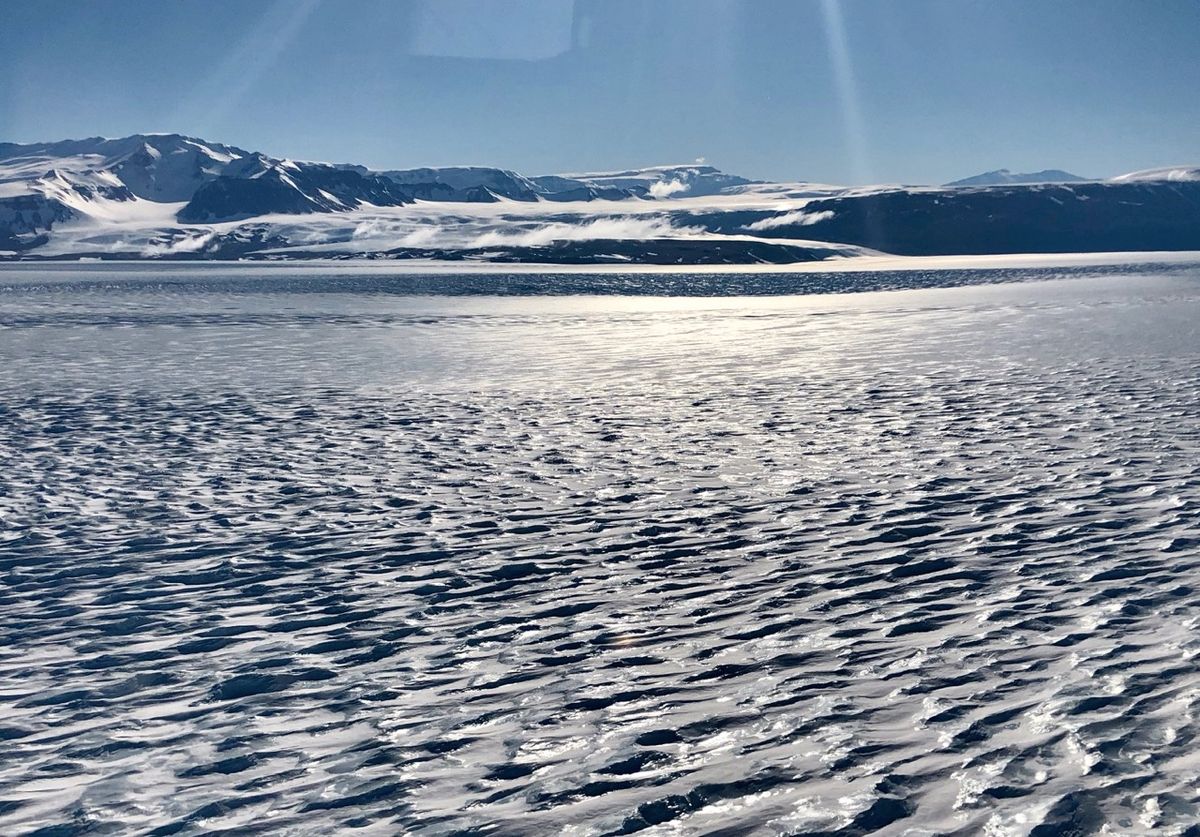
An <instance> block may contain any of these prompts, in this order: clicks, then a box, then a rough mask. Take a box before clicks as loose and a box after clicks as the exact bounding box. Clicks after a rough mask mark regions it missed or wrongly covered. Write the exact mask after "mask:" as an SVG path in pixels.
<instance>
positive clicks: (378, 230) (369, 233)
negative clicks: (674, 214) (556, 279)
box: [351, 216, 704, 249]
mask: <svg viewBox="0 0 1200 837" xmlns="http://www.w3.org/2000/svg"><path fill="white" fill-rule="evenodd" d="M702 232H704V230H703V228H701V227H676V226H674V225H672V224H671V222H670V220H668V219H666V218H657V217H645V216H625V217H623V216H616V217H607V218H594V219H592V220H590V221H583V222H580V223H568V222H561V221H555V222H550V223H537V224H534V225H526V226H520V227H518V228H516V229H513V228H512V226H511V225H505V226H504V227H502V228H498V229H497V228H491V229H488V228H486V227H484V228H482V229H481V228H480V226H476V225H473V224H455V225H452V224H441V223H425V224H419V225H417V226H414V225H413V224H412V223H411V222H400V223H397V222H394V221H388V220H378V221H377V220H374V219H372V220H369V221H365V222H363V223H361V224H359V225H358V226H356V227H355V229H354V232H353V233H352V234H351V239H352V240H353V241H355V242H358V243H362V244H364V245H365V244H366V243H367V242H368V241H369V242H371V245H372V246H373V247H378V248H380V249H385V248H392V247H420V248H439V247H446V248H464V249H475V248H482V247H541V246H545V245H547V244H551V243H553V242H555V241H592V240H595V239H603V238H614V239H626V240H644V239H648V238H671V237H679V236H687V235H696V234H699V233H702Z"/></svg>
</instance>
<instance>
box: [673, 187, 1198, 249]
mask: <svg viewBox="0 0 1200 837" xmlns="http://www.w3.org/2000/svg"><path fill="white" fill-rule="evenodd" d="M804 213H805V214H806V215H807V216H809V217H810V218H811V217H813V216H815V215H816V214H817V213H832V214H831V215H829V216H828V217H825V218H823V219H821V220H819V221H817V222H816V223H809V224H787V225H782V226H775V227H770V228H767V229H759V230H755V231H754V234H755V235H759V236H762V237H766V238H799V239H812V240H818V241H836V242H840V243H842V244H857V245H860V246H863V247H870V248H872V249H875V250H882V251H884V252H887V253H895V254H897V255H905V256H934V255H959V254H961V255H972V254H995V253H1072V252H1108V251H1122V250H1195V249H1200V182H1175V183H1173V182H1168V181H1153V182H1138V183H1111V182H1110V183H1091V182H1089V183H1080V184H1072V185H1070V186H1062V185H1056V186H1049V185H1039V186H999V187H996V186H993V187H989V188H975V189H963V188H959V189H946V190H915V191H909V190H893V191H885V192H879V193H874V194H867V195H847V196H841V197H835V198H826V199H822V200H815V201H811V202H810V203H808V204H807V205H806V206H805V207H804ZM775 216H776V213H769V212H733V213H722V214H700V215H682V216H680V218H681V221H680V223H696V222H697V221H698V222H700V223H702V224H704V225H705V226H707V227H708V228H710V229H712V230H714V231H716V232H724V233H736V232H745V231H746V227H747V226H749V225H750V224H752V223H754V222H757V221H762V220H765V219H769V218H772V217H775Z"/></svg>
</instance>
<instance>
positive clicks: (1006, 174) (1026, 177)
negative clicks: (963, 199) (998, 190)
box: [946, 169, 1087, 186]
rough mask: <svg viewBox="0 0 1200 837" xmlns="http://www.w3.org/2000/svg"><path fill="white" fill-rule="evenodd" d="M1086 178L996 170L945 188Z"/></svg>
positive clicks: (1066, 173) (1054, 171) (1049, 171)
mask: <svg viewBox="0 0 1200 837" xmlns="http://www.w3.org/2000/svg"><path fill="white" fill-rule="evenodd" d="M1085 180H1087V178H1086V177H1080V176H1079V175H1077V174H1071V173H1070V172H1069V171H1063V170H1062V169H1044V170H1043V171H1033V172H1013V171H1009V170H1008V169H996V170H995V171H986V172H984V173H983V174H977V175H974V176H973V177H964V178H963V179H962V180H955V181H952V182H950V183H947V184H946V185H947V186H1008V185H1012V184H1016V183H1082V182H1083V181H1085Z"/></svg>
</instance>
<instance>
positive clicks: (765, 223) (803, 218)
mask: <svg viewBox="0 0 1200 837" xmlns="http://www.w3.org/2000/svg"><path fill="white" fill-rule="evenodd" d="M833 216H834V212H833V210H831V209H827V210H825V211H824V212H805V211H804V210H803V209H798V210H796V211H795V212H785V213H784V214H782V215H775V216H772V217H771V218H763V219H762V220H761V221H755V222H754V223H753V224H750V225H748V226H747V227H746V229H748V230H773V229H775V228H776V227H791V226H797V227H810V226H812V225H813V224H819V223H821V222H822V221H828V220H829V219H830V218H832V217H833Z"/></svg>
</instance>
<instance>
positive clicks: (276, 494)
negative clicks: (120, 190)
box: [0, 269, 1200, 837]
mask: <svg viewBox="0 0 1200 837" xmlns="http://www.w3.org/2000/svg"><path fill="white" fill-rule="evenodd" d="M21 275H22V276H24V278H23V279H21V281H19V282H14V283H13V286H12V287H11V288H9V289H7V290H6V292H5V297H6V316H8V317H9V321H8V322H6V323H5V327H4V328H0V362H3V363H4V364H5V368H6V369H8V374H6V376H4V377H3V378H0V397H2V400H0V458H2V462H0V465H2V467H0V519H2V520H3V522H4V528H3V530H2V533H0V609H2V612H3V614H4V619H3V620H0V717H2V718H3V720H2V721H0V738H2V739H3V741H4V746H3V748H0V833H5V834H25V833H39V834H91V833H97V834H104V833H139V834H155V835H167V834H180V835H199V834H212V833H222V832H223V833H238V834H246V833H265V832H270V833H286V834H292V835H324V834H331V833H340V832H342V831H351V830H353V831H354V833H362V834H387V835H391V834H437V835H442V834H472V833H494V834H504V835H518V834H519V835H559V834H564V833H570V834H579V835H606V834H626V833H646V834H667V833H682V834H755V835H759V834H761V835H782V834H789V835H830V834H837V835H865V834H879V835H899V834H905V833H913V830H919V831H920V832H921V833H936V834H976V833H986V834H993V835H1007V834H1012V835H1024V834H1032V835H1038V837H1044V835H1057V834H1090V833H1101V832H1102V831H1103V830H1104V829H1105V828H1107V832H1105V833H1156V834H1168V835H1170V834H1176V835H1179V834H1190V833H1194V830H1195V828H1196V827H1197V825H1198V824H1200V799H1198V798H1197V793H1196V787H1197V783H1198V782H1200V765H1198V763H1197V760H1196V758H1195V750H1196V742H1197V735H1198V734H1200V721H1198V720H1197V719H1198V716H1200V656H1198V655H1200V638H1198V637H1197V635H1196V630H1195V628H1196V623H1197V619H1198V618H1200V589H1198V587H1197V584H1198V580H1197V573H1198V572H1200V567H1198V566H1197V563H1198V555H1200V475H1198V473H1197V471H1196V467H1195V466H1196V460H1197V455H1198V454H1200V425H1198V424H1197V422H1196V420H1195V417H1196V416H1197V415H1198V414H1200V386H1197V380H1196V368H1197V367H1196V363H1197V360H1198V358H1197V344H1196V341H1195V340H1194V339H1193V338H1194V323H1195V321H1196V317H1197V315H1198V314H1200V299H1198V297H1197V287H1198V286H1197V283H1196V282H1195V281H1194V280H1195V277H1194V275H1185V276H1180V275H1164V276H1158V277H1152V276H1136V275H1132V274H1127V275H1125V276H1124V277H1119V278H1112V277H1110V278H1103V279H1073V280H1070V281H1067V282H1059V283H1042V284H1026V285H1008V286H997V287H991V288H960V289H954V290H937V291H933V290H928V291H908V292H902V293H896V294H878V295H872V294H859V295H856V296H843V297H837V298H830V297H815V298H814V297H809V298H803V297H790V298H776V299H770V300H765V299H759V300H745V299H727V300H720V299H704V300H630V299H628V298H609V299H608V300H600V299H597V298H586V299H540V300H535V299H529V298H525V299H519V300H508V301H505V300H497V299H495V298H494V297H486V298H481V299H474V300H473V299H456V300H448V299H440V300H424V301H414V299H413V298H412V297H401V296H389V295H387V294H378V293H368V292H361V291H360V292H357V293H355V292H352V290H351V289H348V287H347V285H346V284H345V283H343V282H341V281H340V280H339V279H338V277H337V276H336V275H331V276H329V277H327V278H326V280H325V281H326V287H325V291H324V292H312V293H290V292H288V290H287V288H286V286H281V285H275V286H268V287H266V288H262V287H256V286H255V284H254V283H253V282H247V283H245V285H244V286H243V287H240V288H239V287H238V286H237V285H236V284H230V285H228V286H220V287H218V288H215V289H214V288H209V287H206V286H205V282H206V281H207V280H205V279H203V278H193V279H190V280H186V279H185V280H180V279H179V278H178V277H175V278H172V279H171V280H170V281H164V280H163V279H162V278H161V277H159V276H156V275H155V273H154V272H153V271H152V270H149V269H147V270H146V271H143V273H142V276H141V278H140V279H139V278H138V277H136V276H134V277H132V278H131V281H130V282H129V283H127V284H120V283H117V284H111V285H106V284H104V282H103V272H100V273H98V279H99V280H100V282H99V284H97V285H95V286H93V287H83V286H82V285H79V286H72V285H63V284H62V283H59V282H58V281H56V280H55V281H50V279H48V280H47V281H45V282H42V281H39V280H38V277H37V275H35V274H32V273H30V272H25V273H23V274H21ZM206 275H209V276H211V275H212V271H208V272H207V274H206ZM134 280H136V281H134ZM308 281H315V279H311V280H308ZM630 281H631V282H634V281H640V282H643V283H645V282H651V281H653V279H652V278H646V277H642V278H641V279H637V278H636V277H633V278H631V279H630ZM843 281H846V282H853V281H854V278H853V277H843ZM480 292H481V293H485V292H486V289H484V290H481V291H480ZM80 318H83V319H80ZM117 326H122V327H117ZM79 345H87V346H89V351H86V352H82V351H79V349H78V348H77V347H78V346H79ZM16 358H20V359H21V363H16V362H15V359H16ZM37 829H44V830H42V831H36V830H37ZM1189 829H1190V830H1189Z"/></svg>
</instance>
